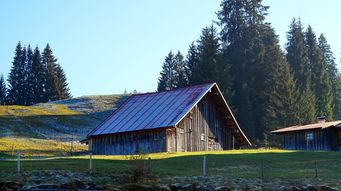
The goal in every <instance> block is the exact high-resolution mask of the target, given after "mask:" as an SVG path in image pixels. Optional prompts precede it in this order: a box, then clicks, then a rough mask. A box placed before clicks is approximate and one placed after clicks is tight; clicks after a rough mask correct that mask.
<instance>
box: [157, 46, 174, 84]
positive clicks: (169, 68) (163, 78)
mask: <svg viewBox="0 0 341 191" xmlns="http://www.w3.org/2000/svg"><path fill="white" fill-rule="evenodd" d="M176 85H177V83H176V74H175V62H174V54H173V53H172V51H170V52H169V53H168V55H167V56H166V58H165V61H164V63H163V66H162V71H161V72H160V77H159V82H158V87H157V90H158V91H163V90H171V89H173V88H176Z"/></svg>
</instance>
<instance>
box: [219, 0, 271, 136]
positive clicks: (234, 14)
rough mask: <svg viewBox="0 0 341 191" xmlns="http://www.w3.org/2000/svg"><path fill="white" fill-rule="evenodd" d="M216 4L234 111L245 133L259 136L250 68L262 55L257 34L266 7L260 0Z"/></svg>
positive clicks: (262, 25)
mask: <svg viewBox="0 0 341 191" xmlns="http://www.w3.org/2000/svg"><path fill="white" fill-rule="evenodd" d="M220 6H221V10H220V11H219V12H218V18H219V25H220V27H221V28H222V31H221V33H220V34H221V39H222V43H223V44H222V47H223V53H224V54H223V57H224V62H227V61H228V63H230V68H229V71H230V72H229V74H232V79H233V84H232V89H233V90H234V94H233V96H232V99H231V101H232V105H233V107H234V108H236V109H235V112H234V113H236V116H237V119H238V121H239V122H240V125H241V126H242V127H245V129H246V131H247V134H249V135H250V136H254V137H256V138H258V139H260V138H261V136H260V134H262V132H263V129H262V128H261V127H259V126H258V125H259V123H257V122H255V121H256V115H255V110H254V108H255V107H256V105H257V104H255V102H254V98H253V96H254V95H252V93H253V92H256V89H254V87H253V83H254V78H255V75H256V74H255V72H254V71H255V69H257V65H258V64H257V63H258V61H259V60H260V59H261V57H262V56H263V55H264V52H263V48H261V46H262V43H261V42H260V40H261V36H260V35H261V33H262V30H263V27H264V25H265V23H264V20H265V15H266V14H267V9H268V7H267V6H263V5H262V4H261V0H223V1H222V3H221V5H220ZM226 65H227V64H226ZM226 65H225V66H226ZM258 91H261V90H258Z"/></svg>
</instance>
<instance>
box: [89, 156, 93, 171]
mask: <svg viewBox="0 0 341 191" xmlns="http://www.w3.org/2000/svg"><path fill="white" fill-rule="evenodd" d="M89 170H90V171H91V170H92V152H90V161H89Z"/></svg>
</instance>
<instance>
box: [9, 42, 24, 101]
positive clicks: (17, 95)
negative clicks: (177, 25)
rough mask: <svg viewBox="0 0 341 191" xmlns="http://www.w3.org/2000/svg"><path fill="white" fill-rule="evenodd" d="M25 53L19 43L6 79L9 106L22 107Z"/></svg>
mask: <svg viewBox="0 0 341 191" xmlns="http://www.w3.org/2000/svg"><path fill="white" fill-rule="evenodd" d="M25 60H26V51H25V48H22V46H21V43H20V42H19V43H18V44H17V46H16V49H15V56H14V58H13V62H12V63H13V65H12V67H11V71H10V73H9V77H8V99H7V103H8V104H10V105H24V104H25V100H24V94H25V92H24V85H25Z"/></svg>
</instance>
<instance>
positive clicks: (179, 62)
mask: <svg viewBox="0 0 341 191" xmlns="http://www.w3.org/2000/svg"><path fill="white" fill-rule="evenodd" d="M174 63H175V73H176V87H177V88H182V87H186V86H187V85H188V81H187V77H186V71H185V60H184V56H183V55H182V54H181V52H180V51H178V53H177V54H176V55H175V57H174Z"/></svg>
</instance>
